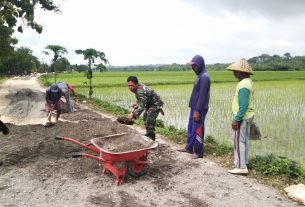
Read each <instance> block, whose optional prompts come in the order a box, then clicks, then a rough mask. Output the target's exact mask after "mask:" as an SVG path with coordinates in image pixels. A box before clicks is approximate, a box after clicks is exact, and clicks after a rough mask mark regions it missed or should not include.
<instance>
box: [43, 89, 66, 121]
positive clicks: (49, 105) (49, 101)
mask: <svg viewBox="0 0 305 207" xmlns="http://www.w3.org/2000/svg"><path fill="white" fill-rule="evenodd" d="M62 96H63V93H62V91H61V89H60V88H59V87H58V86H57V84H55V83H53V84H52V85H51V86H50V87H48V88H47V89H46V97H45V98H46V103H45V107H46V112H47V115H49V113H52V110H53V109H56V119H55V122H57V121H58V119H59V116H60V113H61V108H60V104H59V101H60V98H61V97H62ZM48 121H49V122H51V116H48Z"/></svg>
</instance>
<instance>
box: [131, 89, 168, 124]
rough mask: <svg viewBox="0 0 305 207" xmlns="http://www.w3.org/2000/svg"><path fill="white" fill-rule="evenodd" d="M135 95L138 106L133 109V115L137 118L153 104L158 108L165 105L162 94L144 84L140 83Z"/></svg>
mask: <svg viewBox="0 0 305 207" xmlns="http://www.w3.org/2000/svg"><path fill="white" fill-rule="evenodd" d="M135 95H136V98H137V104H138V107H137V108H136V109H135V110H134V111H133V115H134V116H135V117H136V118H137V117H139V116H140V115H141V114H142V112H143V111H144V110H145V109H149V108H150V107H152V106H155V107H157V108H158V107H159V108H161V107H162V106H163V101H162V100H161V98H160V96H159V95H158V94H157V93H156V92H155V91H154V90H152V89H151V88H149V87H147V86H146V85H144V84H141V83H140V84H139V86H138V88H137V91H136V93H135Z"/></svg>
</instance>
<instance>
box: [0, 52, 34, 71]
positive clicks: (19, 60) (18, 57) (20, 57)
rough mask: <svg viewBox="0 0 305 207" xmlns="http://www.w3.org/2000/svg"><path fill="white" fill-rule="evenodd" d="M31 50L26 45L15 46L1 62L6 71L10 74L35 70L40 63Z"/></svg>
mask: <svg viewBox="0 0 305 207" xmlns="http://www.w3.org/2000/svg"><path fill="white" fill-rule="evenodd" d="M32 53H33V51H32V50H31V49H29V48H27V47H20V48H17V49H16V50H15V51H14V52H13V53H12V54H10V55H9V56H6V57H5V58H4V59H3V60H2V63H3V64H5V66H6V68H9V70H7V71H6V72H7V73H9V74H11V75H21V74H30V73H32V72H35V71H37V68H38V67H39V65H40V62H39V61H38V59H37V57H35V56H33V54H32Z"/></svg>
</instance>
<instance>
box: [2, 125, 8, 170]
mask: <svg viewBox="0 0 305 207" xmlns="http://www.w3.org/2000/svg"><path fill="white" fill-rule="evenodd" d="M0 132H2V134H4V135H7V134H9V133H10V130H9V128H8V127H7V126H6V124H5V123H3V122H2V121H1V120H0ZM1 165H3V161H2V160H0V166H1Z"/></svg>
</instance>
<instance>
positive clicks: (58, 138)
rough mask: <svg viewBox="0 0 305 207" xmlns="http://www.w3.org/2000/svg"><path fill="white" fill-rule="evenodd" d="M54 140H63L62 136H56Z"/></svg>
mask: <svg viewBox="0 0 305 207" xmlns="http://www.w3.org/2000/svg"><path fill="white" fill-rule="evenodd" d="M54 139H56V140H64V139H65V138H64V137H62V136H56V137H54Z"/></svg>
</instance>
